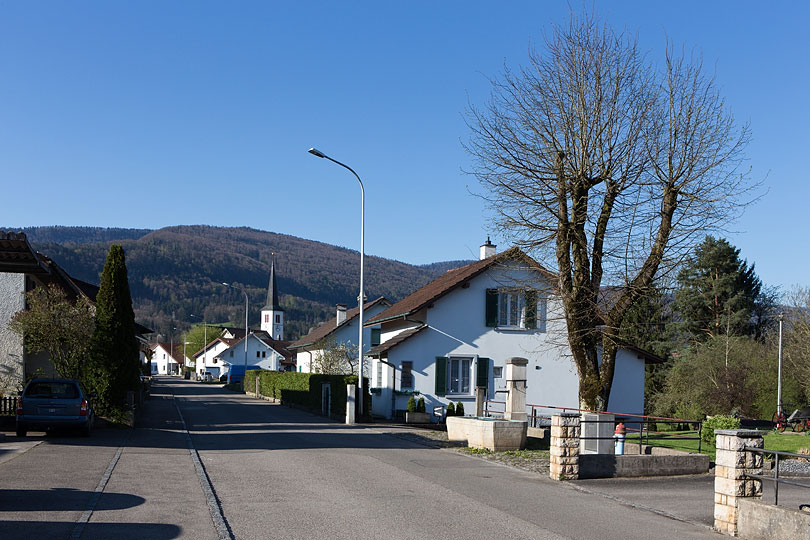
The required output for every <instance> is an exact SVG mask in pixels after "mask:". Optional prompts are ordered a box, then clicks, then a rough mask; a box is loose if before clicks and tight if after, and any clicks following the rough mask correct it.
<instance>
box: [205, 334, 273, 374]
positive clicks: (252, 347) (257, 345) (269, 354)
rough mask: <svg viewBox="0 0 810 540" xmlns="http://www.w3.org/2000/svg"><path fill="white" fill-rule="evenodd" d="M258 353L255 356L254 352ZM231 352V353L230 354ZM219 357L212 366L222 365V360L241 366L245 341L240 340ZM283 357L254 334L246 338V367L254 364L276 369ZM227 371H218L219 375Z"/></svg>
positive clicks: (243, 360)
mask: <svg viewBox="0 0 810 540" xmlns="http://www.w3.org/2000/svg"><path fill="white" fill-rule="evenodd" d="M257 352H258V353H259V356H258V357H257V356H256V353H257ZM231 353H233V354H231ZM262 353H264V355H265V356H264V357H262ZM217 357H218V358H219V360H220V361H219V362H218V363H217V364H212V365H213V366H218V367H222V362H227V363H228V364H231V365H235V366H242V365H244V364H245V342H244V341H240V342H239V343H236V344H234V345H233V347H230V348H228V349H226V350H224V351H222V352H221V353H220V354H218V355H217ZM283 359H284V357H283V356H281V355H280V354H278V353H277V352H275V351H274V350H273V349H272V347H269V346H268V345H267V344H265V343H264V342H263V341H262V340H260V339H259V338H257V337H256V336H254V335H252V334H251V335H250V338H249V339H248V351H247V365H248V367H251V366H255V367H259V368H261V369H269V370H271V371H278V367H279V365H280V362H281V360H283ZM224 373H227V370H225V371H220V375H222V374H224Z"/></svg>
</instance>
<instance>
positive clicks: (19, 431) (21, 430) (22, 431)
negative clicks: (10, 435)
mask: <svg viewBox="0 0 810 540" xmlns="http://www.w3.org/2000/svg"><path fill="white" fill-rule="evenodd" d="M27 434H28V430H26V429H25V428H22V427H18V428H17V437H25V436H26V435H27Z"/></svg>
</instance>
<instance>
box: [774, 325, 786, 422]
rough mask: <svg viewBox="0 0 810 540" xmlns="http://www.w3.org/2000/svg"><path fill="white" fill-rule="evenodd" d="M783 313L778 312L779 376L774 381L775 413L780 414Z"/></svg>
mask: <svg viewBox="0 0 810 540" xmlns="http://www.w3.org/2000/svg"><path fill="white" fill-rule="evenodd" d="M784 318H785V314H784V313H780V314H779V378H778V379H777V383H776V413H777V415H779V416H780V417H781V416H782V321H783V320H784Z"/></svg>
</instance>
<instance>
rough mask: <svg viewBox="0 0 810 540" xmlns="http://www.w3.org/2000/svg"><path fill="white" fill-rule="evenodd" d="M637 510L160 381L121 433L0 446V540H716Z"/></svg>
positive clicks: (401, 442) (375, 433) (357, 430)
mask: <svg viewBox="0 0 810 540" xmlns="http://www.w3.org/2000/svg"><path fill="white" fill-rule="evenodd" d="M185 427H187V430H186V429H185ZM197 457H199V462H198V463H195V461H196V459H197ZM623 485H624V484H623ZM628 485H629V484H628ZM581 487H588V486H585V485H584V484H582V486H581ZM209 488H210V489H211V490H212V492H207V489H209ZM630 491H631V492H632V491H633V490H630ZM709 496H711V495H710V494H709ZM641 506H643V505H635V506H634V505H633V504H627V503H626V502H622V500H620V498H617V497H613V498H612V497H609V496H604V495H603V494H598V493H591V492H586V491H583V490H582V489H577V488H576V487H575V486H574V485H572V484H570V483H558V482H553V481H551V480H549V479H548V478H545V477H543V476H540V475H537V474H534V473H529V472H525V471H520V470H516V469H512V468H509V467H505V466H502V465H499V464H496V463H491V462H487V461H484V460H481V459H477V458H475V457H470V456H466V455H461V454H458V453H456V452H454V451H451V450H442V449H437V448H431V447H427V446H423V445H420V444H417V443H414V442H411V441H408V440H405V439H402V438H398V437H393V436H391V435H388V434H385V433H383V432H382V431H380V430H379V429H375V428H374V427H362V426H359V427H355V426H345V425H342V424H338V423H334V422H330V421H328V420H325V419H323V418H320V417H317V416H313V415H309V414H307V413H304V412H302V411H298V410H294V409H288V408H286V407H282V406H280V405H276V404H272V403H269V402H265V401H261V400H256V399H253V398H250V397H247V396H243V395H240V394H234V393H231V392H228V391H226V390H223V389H221V388H219V387H217V386H211V385H203V384H199V383H194V382H190V381H183V380H178V379H169V378H162V379H158V380H157V381H156V382H155V384H154V385H153V395H152V398H151V399H150V400H148V402H147V406H146V407H145V410H144V414H143V415H142V416H141V420H140V423H139V426H138V427H137V429H134V430H125V429H103V430H97V431H96V432H95V433H94V434H93V435H92V436H91V437H90V438H89V439H85V438H81V437H78V436H61V435H60V436H44V435H40V434H36V433H34V434H33V435H32V436H29V437H28V438H26V440H25V441H24V442H21V441H19V440H17V439H15V438H14V437H6V438H5V442H3V441H2V440H0V538H3V539H12V538H24V539H26V540H31V539H34V538H48V539H54V540H55V539H60V538H65V539H69V538H76V539H78V538H81V539H87V538H138V539H170V538H195V539H198V538H199V539H208V538H211V539H216V538H238V539H240V540H241V539H264V538H274V539H276V538H282V539H283V538H290V539H326V538H329V539H342V538H351V539H353V540H356V539H366V538H368V539H377V538H387V539H392V540H395V539H424V538H443V539H456V538H459V539H461V538H463V539H465V540H466V539H469V538H504V539H506V538H508V539H522V538H527V539H529V538H531V539H594V540H610V539H613V538H616V539H621V540H632V539H644V540H648V539H649V538H662V537H671V538H679V539H680V538H721V537H720V536H719V535H716V533H713V532H712V531H711V530H710V529H709V528H708V527H707V526H703V525H700V524H699V523H696V522H694V521H695V520H692V521H693V522H688V521H681V520H679V519H673V518H671V517H667V516H666V515H662V514H661V513H657V512H654V511H649V510H645V509H643V508H641ZM90 509H92V512H90ZM684 517H685V519H687V520H688V519H690V517H689V516H684Z"/></svg>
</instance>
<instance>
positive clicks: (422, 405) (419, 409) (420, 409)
mask: <svg viewBox="0 0 810 540" xmlns="http://www.w3.org/2000/svg"><path fill="white" fill-rule="evenodd" d="M416 412H425V398H423V397H420V398H419V401H417V402H416Z"/></svg>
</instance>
